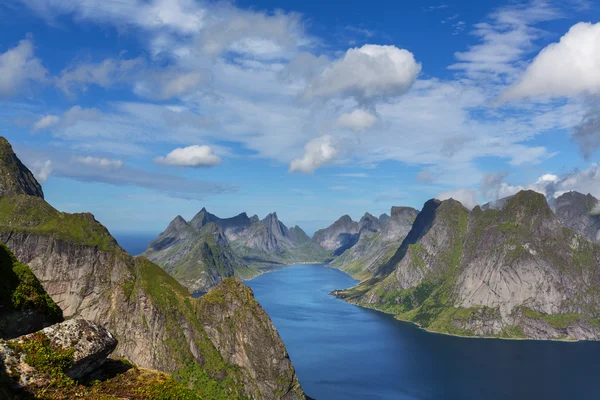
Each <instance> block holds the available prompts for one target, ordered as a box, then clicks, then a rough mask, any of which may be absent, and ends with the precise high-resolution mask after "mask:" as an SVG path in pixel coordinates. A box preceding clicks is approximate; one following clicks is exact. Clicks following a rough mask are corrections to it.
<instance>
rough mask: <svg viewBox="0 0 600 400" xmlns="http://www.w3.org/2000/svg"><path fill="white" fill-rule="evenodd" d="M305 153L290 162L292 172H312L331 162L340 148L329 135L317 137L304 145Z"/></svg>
mask: <svg viewBox="0 0 600 400" xmlns="http://www.w3.org/2000/svg"><path fill="white" fill-rule="evenodd" d="M304 150H305V151H304V155H303V156H302V157H301V158H296V159H294V160H292V162H291V163H290V169H289V171H290V172H302V173H305V174H312V173H313V172H315V170H316V169H318V168H319V167H321V166H323V165H325V164H327V163H329V162H331V161H332V160H333V159H334V158H335V156H336V155H337V154H338V149H337V148H336V147H335V145H334V143H333V138H332V137H331V136H329V135H325V136H321V137H318V138H315V139H313V140H311V141H310V142H308V143H307V144H306V146H304Z"/></svg>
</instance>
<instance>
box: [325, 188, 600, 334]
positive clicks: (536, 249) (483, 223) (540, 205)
mask: <svg viewBox="0 0 600 400" xmlns="http://www.w3.org/2000/svg"><path fill="white" fill-rule="evenodd" d="M335 293H336V294H337V295H338V296H339V297H342V298H345V299H347V300H348V301H351V302H353V303H357V304H360V305H363V306H367V307H372V308H376V309H380V310H383V311H386V312H389V313H392V314H394V315H396V316H397V317H398V318H399V319H403V320H407V321H412V322H414V323H417V324H419V325H421V326H422V327H424V328H425V329H428V330H431V331H435V332H442V333H449V334H458V335H464V336H491V337H508V338H534V339H566V340H576V339H599V338H600V320H599V319H598V315H600V302H599V300H600V246H599V245H597V244H594V243H592V242H591V241H589V240H588V239H586V238H585V237H583V236H581V235H579V234H577V233H576V232H574V231H572V230H571V229H569V228H566V227H564V226H563V225H562V224H561V223H560V221H559V219H558V218H557V217H556V216H555V215H554V213H553V212H552V210H551V209H550V207H549V206H548V204H547V202H546V199H545V197H544V196H543V195H541V194H539V193H536V192H533V191H521V192H519V193H517V194H516V195H514V196H512V197H511V198H509V199H508V200H507V201H506V202H505V205H504V207H503V208H501V209H493V208H490V209H487V210H482V209H481V208H480V207H475V208H474V209H473V210H472V211H471V212H469V211H468V210H467V209H466V208H465V207H463V206H462V204H460V203H459V202H457V201H455V200H452V199H450V200H445V201H439V200H430V201H428V202H427V203H425V205H424V207H423V209H422V211H421V212H420V213H419V214H418V216H417V218H416V219H415V222H414V224H413V227H412V229H411V231H410V232H409V234H408V235H407V236H406V238H405V239H404V241H403V243H402V245H401V246H400V248H399V249H398V250H397V252H396V254H394V256H393V257H392V258H391V259H390V261H389V262H388V263H386V264H385V265H383V266H382V267H381V268H380V269H379V270H378V271H377V272H376V273H375V274H374V277H373V278H372V279H370V280H367V281H365V282H362V283H361V284H359V285H358V286H356V287H354V288H351V289H349V290H341V291H336V292H335Z"/></svg>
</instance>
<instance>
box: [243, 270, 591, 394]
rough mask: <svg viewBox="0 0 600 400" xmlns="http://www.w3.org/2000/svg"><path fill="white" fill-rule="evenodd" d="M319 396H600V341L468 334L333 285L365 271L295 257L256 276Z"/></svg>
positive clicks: (346, 283) (305, 381) (307, 383)
mask: <svg viewBox="0 0 600 400" xmlns="http://www.w3.org/2000/svg"><path fill="white" fill-rule="evenodd" d="M246 283H247V284H248V285H249V286H250V287H251V288H252V289H253V290H254V294H255V296H256V299H257V300H258V301H259V302H260V303H261V305H262V306H263V307H264V308H265V310H266V311H267V313H268V314H269V316H270V317H271V318H272V320H273V323H274V324H275V326H276V327H277V329H278V331H279V334H280V335H281V337H282V339H283V341H284V343H285V345H286V347H287V349H288V352H289V353H290V357H291V359H292V362H293V363H294V366H295V367H296V372H297V373H298V377H299V380H300V383H301V384H302V387H303V388H304V390H305V392H306V393H307V394H308V395H309V396H311V397H314V398H316V399H317V400H337V399H340V400H341V399H344V400H351V399H356V400H359V399H360V400H376V399H377V400H379V399H382V400H383V399H386V400H387V399H394V400H404V399H407V400H409V399H410V400H417V399H418V400H429V399H435V400H438V399H439V400H455V399H456V400H470V399H473V400H495V399H498V400H500V399H502V400H504V399H511V400H521V399H522V400H537V399H543V400H553V399H556V400H559V399H560V400H563V399H577V400H579V399H598V398H600V343H596V342H578V343H561V342H549V341H546V342H544V341H514V340H511V341H508V340H498V339H466V338H458V337H452V336H446V335H439V334H432V333H428V332H425V331H422V330H420V329H418V328H417V327H415V326H414V325H412V324H409V323H405V322H400V321H397V320H395V319H394V318H393V317H392V316H389V315H386V314H383V313H380V312H377V311H373V310H369V309H364V308H360V307H356V306H354V305H351V304H348V303H346V302H343V301H341V300H339V299H336V298H334V297H333V296H331V295H329V293H330V292H331V291H332V290H334V289H341V288H346V287H350V286H353V285H354V284H355V283H356V281H355V280H354V279H352V278H351V277H350V276H348V275H346V274H345V273H343V272H340V271H338V270H334V269H331V268H327V267H325V266H322V265H295V266H292V267H285V268H281V269H278V270H276V271H275V272H271V273H267V274H263V275H261V276H259V277H257V278H255V279H253V280H251V281H249V282H246Z"/></svg>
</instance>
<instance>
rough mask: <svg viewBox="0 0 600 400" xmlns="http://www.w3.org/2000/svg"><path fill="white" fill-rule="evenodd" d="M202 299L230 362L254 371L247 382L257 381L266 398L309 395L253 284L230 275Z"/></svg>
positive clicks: (211, 331)
mask: <svg viewBox="0 0 600 400" xmlns="http://www.w3.org/2000/svg"><path fill="white" fill-rule="evenodd" d="M200 300H201V309H202V311H203V314H204V315H206V316H207V317H208V318H207V319H206V320H205V322H204V324H205V325H204V327H205V329H206V332H207V334H208V336H209V337H210V339H211V341H212V342H213V344H214V345H215V347H216V348H217V349H218V350H219V351H220V352H221V354H223V355H224V357H225V360H226V361H227V362H229V363H231V364H234V365H237V366H239V367H241V368H243V370H244V371H249V372H250V374H249V375H248V376H246V378H245V379H246V385H247V386H248V385H255V386H256V387H257V390H258V392H259V393H260V397H262V398H265V399H269V398H274V397H273V392H276V393H278V397H277V398H280V399H286V400H293V399H304V398H305V397H304V394H303V393H302V389H301V388H300V384H299V383H298V378H297V377H296V373H295V371H294V367H293V366H292V363H291V361H290V358H289V356H288V353H287V351H286V349H285V347H284V346H283V343H282V341H281V339H280V337H279V334H278V333H277V330H276V329H275V327H274V326H273V323H272V322H271V320H270V319H269V317H268V316H267V314H266V313H265V311H264V310H263V309H262V307H261V306H260V305H259V304H258V303H257V302H256V300H254V295H253V293H252V290H251V289H250V288H248V287H246V286H244V285H243V284H242V282H240V281H239V280H237V279H235V278H228V279H225V280H223V281H222V282H221V283H220V284H219V285H217V286H216V287H215V288H214V289H213V290H212V291H211V292H209V293H208V294H206V295H204V296H202V297H201V298H200ZM257 321H258V322H259V323H256V322H257ZM233 327H236V328H233ZM265 363H266V364H265ZM257 398H259V397H258V396H257Z"/></svg>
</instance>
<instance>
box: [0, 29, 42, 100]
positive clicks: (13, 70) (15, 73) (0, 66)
mask: <svg viewBox="0 0 600 400" xmlns="http://www.w3.org/2000/svg"><path fill="white" fill-rule="evenodd" d="M46 75H47V71H46V68H44V67H43V66H42V63H41V62H40V60H39V59H38V58H36V57H34V55H33V43H31V41H30V40H21V41H20V42H19V44H18V45H17V46H16V47H12V48H9V49H8V50H7V51H6V52H4V53H1V54H0V97H9V96H13V95H15V94H17V93H18V92H19V91H20V90H22V89H23V87H24V86H25V85H26V84H27V83H28V82H30V81H39V82H42V81H45V80H46Z"/></svg>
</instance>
